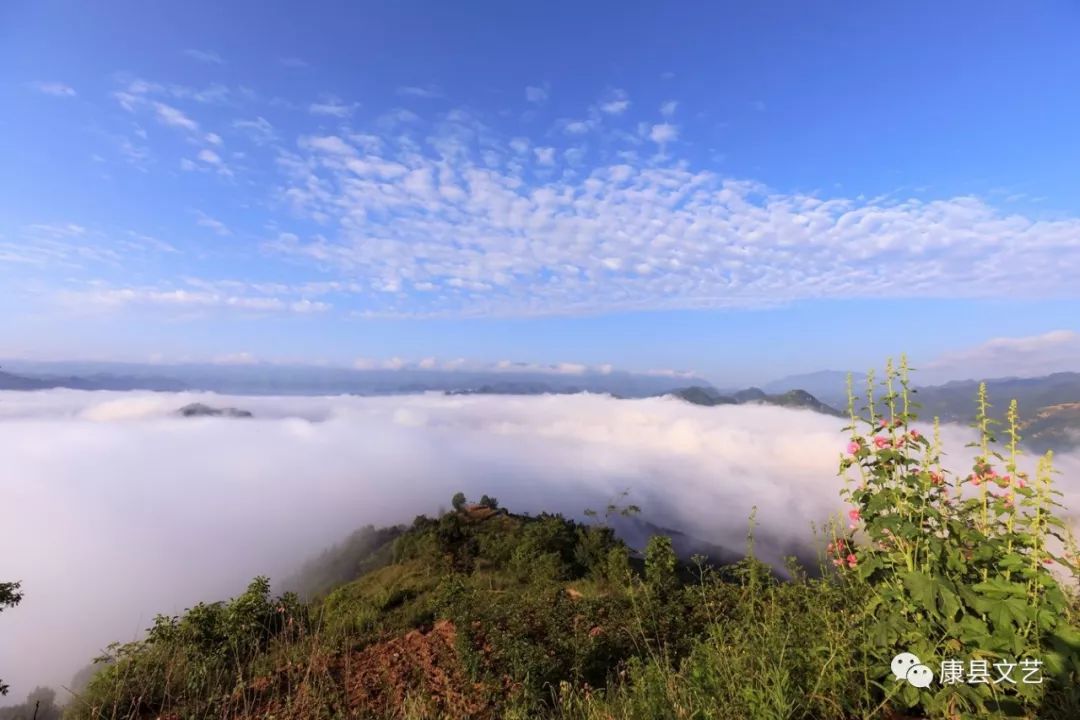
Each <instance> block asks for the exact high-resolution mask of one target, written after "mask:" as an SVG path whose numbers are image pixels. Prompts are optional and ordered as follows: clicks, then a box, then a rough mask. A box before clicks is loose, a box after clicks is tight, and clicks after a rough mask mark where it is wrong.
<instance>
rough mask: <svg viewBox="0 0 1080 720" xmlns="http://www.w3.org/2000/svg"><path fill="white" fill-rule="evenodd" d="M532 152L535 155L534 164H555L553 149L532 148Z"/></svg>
mask: <svg viewBox="0 0 1080 720" xmlns="http://www.w3.org/2000/svg"><path fill="white" fill-rule="evenodd" d="M533 152H534V153H536V162H537V163H539V164H540V165H554V164H555V148H553V147H538V148H533Z"/></svg>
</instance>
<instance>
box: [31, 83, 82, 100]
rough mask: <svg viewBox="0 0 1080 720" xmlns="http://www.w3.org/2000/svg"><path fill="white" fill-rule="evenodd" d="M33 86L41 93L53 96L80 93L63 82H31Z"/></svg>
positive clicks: (73, 95) (67, 95) (68, 95)
mask: <svg viewBox="0 0 1080 720" xmlns="http://www.w3.org/2000/svg"><path fill="white" fill-rule="evenodd" d="M31 87H33V88H34V89H35V90H37V91H38V92H39V93H42V94H44V95H52V96H53V97H75V96H76V95H77V94H78V93H76V92H75V88H73V87H71V86H70V85H68V84H66V83H62V82H36V83H31Z"/></svg>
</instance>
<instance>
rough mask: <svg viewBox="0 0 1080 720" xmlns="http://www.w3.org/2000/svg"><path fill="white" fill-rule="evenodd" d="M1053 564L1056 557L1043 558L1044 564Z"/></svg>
mask: <svg viewBox="0 0 1080 720" xmlns="http://www.w3.org/2000/svg"><path fill="white" fill-rule="evenodd" d="M1053 564H1054V558H1052V557H1046V558H1043V565H1053Z"/></svg>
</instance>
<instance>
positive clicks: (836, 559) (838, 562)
mask: <svg viewBox="0 0 1080 720" xmlns="http://www.w3.org/2000/svg"><path fill="white" fill-rule="evenodd" d="M832 564H833V565H835V566H836V567H840V566H841V565H843V564H844V561H843V560H841V559H840V558H833V561H832Z"/></svg>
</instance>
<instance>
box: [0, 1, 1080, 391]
mask: <svg viewBox="0 0 1080 720" xmlns="http://www.w3.org/2000/svg"><path fill="white" fill-rule="evenodd" d="M316 5H317V7H315V6H316ZM740 5H742V6H746V7H741V6H740ZM750 5H751V4H749V3H742V4H738V5H737V4H735V3H722V4H721V3H678V4H674V3H654V4H646V3H632V4H628V3H580V2H577V3H561V2H547V3H538V4H526V3H502V2H482V3H481V2H470V3H444V2H395V3H391V2H380V3H357V2H349V3H345V2H341V3H318V4H313V3H281V2H276V3H267V2H258V3H256V2H230V3H203V2H187V3H163V2H154V3H148V2H113V3H109V4H108V5H107V6H91V5H88V4H85V3H78V2H69V3H61V2H14V3H5V4H4V6H3V8H2V9H0V108H3V112H2V113H0V157H2V158H3V162H2V163H0V288H2V289H3V292H0V314H2V315H0V357H29V358H94V359H99V358H102V359H123V360H153V359H159V360H214V359H220V360H230V361H235V360H236V359H257V360H265V361H311V362H329V363H336V364H352V363H356V362H359V363H360V364H361V365H364V366H367V365H370V364H371V363H372V362H375V363H379V362H387V361H393V362H400V361H399V360H392V359H394V358H400V359H404V360H405V361H407V362H420V361H421V360H424V359H426V358H434V359H435V360H434V361H432V360H428V363H429V364H430V363H431V362H435V363H441V362H446V361H452V360H455V359H457V358H467V359H468V360H469V361H470V362H476V363H481V364H482V363H493V362H497V361H499V360H504V359H510V360H516V361H526V362H535V363H559V362H572V363H584V364H593V365H600V364H608V363H610V364H614V365H616V366H618V367H623V368H627V369H636V370H645V369H657V368H675V369H682V370H694V371H698V372H701V373H704V374H706V375H707V376H709V377H710V378H713V379H715V380H717V381H718V382H721V383H729V382H730V383H738V382H744V381H745V382H760V381H764V380H767V379H769V378H771V377H773V376H776V375H781V374H785V373H788V372H800V371H808V370H814V369H820V368H825V367H832V368H856V369H858V368H864V367H867V366H869V365H873V364H878V363H879V362H880V361H881V360H882V358H883V357H884V356H885V355H887V354H893V353H897V352H900V351H907V352H908V353H910V354H911V355H913V356H914V357H915V358H916V360H917V362H919V363H922V364H936V365H937V366H939V367H946V366H948V364H949V363H950V362H951V363H953V367H954V369H955V370H956V372H957V373H959V374H963V371H964V367H966V366H968V365H971V364H972V363H978V362H983V363H987V364H988V365H987V366H988V367H991V368H993V369H994V370H995V371H1000V372H1003V373H1004V372H1024V371H1028V370H1031V371H1034V369H1035V368H1036V367H1038V369H1040V370H1044V369H1061V368H1064V367H1074V368H1075V367H1077V366H1078V365H1080V336H1078V335H1077V331H1078V330H1080V322H1078V321H1077V317H1080V312H1078V311H1080V302H1078V299H1080V289H1078V288H1080V283H1077V282H1076V280H1075V278H1076V277H1077V276H1078V275H1080V172H1077V170H1076V169H1077V168H1078V167H1080V137H1078V132H1077V129H1076V128H1078V127H1080V95H1078V94H1077V92H1076V79H1077V78H1078V77H1080V53H1077V52H1076V51H1075V38H1076V37H1077V36H1078V33H1080V10H1078V9H1077V7H1076V5H1075V4H1073V3H1067V2H1050V3H1046V4H1043V5H1041V6H1040V7H1039V9H1038V11H1037V12H1035V11H1028V10H1027V9H1026V8H1024V7H1022V6H1019V5H1016V4H1015V3H1004V2H990V3H986V2H982V3H965V2H957V3H948V4H946V5H945V6H942V5H941V4H933V3H895V4H893V6H892V7H891V8H887V7H885V6H884V4H882V3H854V2H851V3H830V4H828V6H825V5H823V4H809V3H769V4H760V5H763V7H749V6H750ZM1003 348H1004V350H1003ZM1048 358H1052V359H1053V362H1050V364H1049V365H1048V364H1047V363H1048V362H1049V361H1048ZM1059 366H1060V367H1059ZM946 374H947V373H946Z"/></svg>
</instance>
